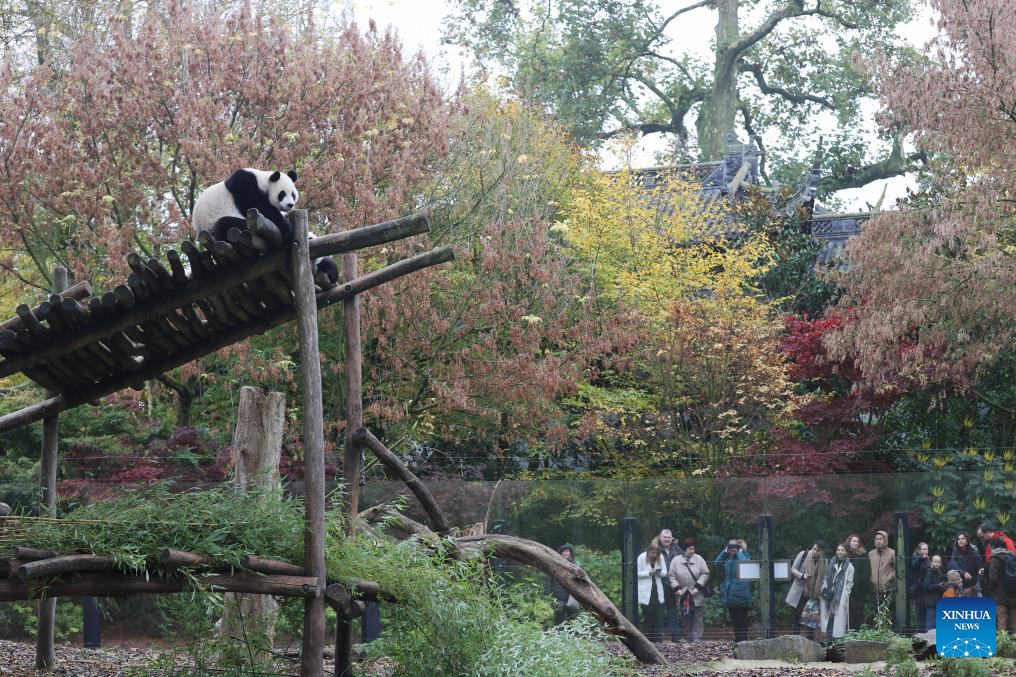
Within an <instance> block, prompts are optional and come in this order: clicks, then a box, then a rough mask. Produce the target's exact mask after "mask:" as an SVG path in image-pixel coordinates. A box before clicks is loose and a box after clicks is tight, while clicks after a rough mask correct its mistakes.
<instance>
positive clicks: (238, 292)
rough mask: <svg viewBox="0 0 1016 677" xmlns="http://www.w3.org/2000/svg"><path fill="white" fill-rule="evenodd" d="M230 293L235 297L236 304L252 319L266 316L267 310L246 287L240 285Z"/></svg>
mask: <svg viewBox="0 0 1016 677" xmlns="http://www.w3.org/2000/svg"><path fill="white" fill-rule="evenodd" d="M229 293H230V296H232V297H233V301H234V303H236V304H237V305H239V306H240V307H241V308H243V310H244V311H245V312H246V313H247V314H248V315H250V316H251V317H260V316H261V315H264V314H265V312H266V308H265V307H264V306H262V305H261V302H260V301H259V300H258V298H257V297H256V296H255V295H254V293H253V292H252V291H251V290H250V289H249V288H248V287H247V286H246V285H239V286H237V287H235V288H233V289H231V290H230V292H229Z"/></svg>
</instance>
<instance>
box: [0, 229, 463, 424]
mask: <svg viewBox="0 0 1016 677" xmlns="http://www.w3.org/2000/svg"><path fill="white" fill-rule="evenodd" d="M271 256H272V255H271V254H269V255H268V256H264V257H262V258H260V259H258V260H256V261H253V262H252V263H251V267H253V266H255V265H257V264H258V263H260V262H262V261H265V260H266V259H268V258H270V257H271ZM454 258H455V255H454V253H453V252H452V249H451V247H441V248H440V249H434V250H432V251H429V252H424V253H422V254H417V255H416V256H412V257H410V258H408V259H404V260H402V261H399V262H397V263H393V264H392V265H390V266H386V267H384V268H381V269H380V270H375V271H373V272H370V273H367V274H365V275H361V276H360V277H358V278H356V279H355V280H352V281H350V282H348V283H343V284H340V285H338V286H337V287H335V288H334V289H330V290H329V291H326V292H322V293H320V294H318V295H317V306H318V308H319V309H321V308H325V307H327V306H330V305H333V304H335V303H339V302H340V301H343V300H345V299H346V298H349V297H350V296H352V295H353V294H361V293H363V292H365V291H368V290H370V289H373V288H374V287H378V286H380V285H382V284H385V283H386V282H390V281H392V280H395V279H398V278H400V277H404V276H406V275H409V274H410V273H414V272H416V271H417V270H422V269H423V268H428V267H430V266H436V265H440V264H442V263H446V262H448V261H451V260H453V259H454ZM162 302H164V301H156V302H154V303H151V304H149V307H150V308H152V307H154V306H156V305H158V304H159V303H162ZM141 307H143V306H139V308H141ZM150 314H152V313H146V314H145V315H146V316H147V315H150ZM295 315H296V309H295V307H293V306H289V307H286V308H281V309H280V310H279V311H278V312H276V313H270V314H266V315H265V316H264V317H260V318H258V319H256V320H254V321H252V322H249V323H246V324H239V325H234V326H232V327H229V328H228V329H227V330H224V331H222V332H221V333H219V334H216V335H215V336H212V337H210V338H209V339H207V340H206V341H202V342H198V343H194V344H191V345H190V346H189V347H188V348H183V349H181V350H179V351H176V352H174V353H172V354H169V355H167V356H165V357H164V358H163V359H161V360H152V361H151V362H149V363H146V364H145V365H144V366H142V368H141V369H138V370H137V371H135V372H132V373H131V374H125V375H120V376H116V377H114V378H111V379H109V380H107V381H104V382H102V383H97V384H95V385H93V386H90V387H86V388H83V389H81V390H78V391H74V392H70V393H64V394H62V395H58V396H56V397H51V398H49V399H47V400H43V401H42V402H37V403H36V404H32V405H29V406H27V407H25V408H23V409H19V410H17V411H14V412H11V413H9V414H5V415H4V416H0V432H3V431H5V430H10V429H11V428H15V427H17V426H19V425H24V424H26V423H32V422H34V421H38V420H39V419H41V418H43V417H45V416H49V415H50V414H53V413H57V412H61V411H65V410H67V409H70V408H72V407H76V406H78V405H80V404H84V403H85V402H91V401H93V400H97V399H99V398H101V397H104V396H106V395H109V394H110V393H115V392H117V391H119V390H123V389H124V388H129V387H131V385H132V384H134V383H136V382H137V381H138V380H148V379H153V378H155V377H156V376H158V375H159V374H162V373H163V372H166V371H169V370H170V369H174V368H176V367H179V366H180V365H182V364H187V363H188V362H191V361H192V360H196V359H198V358H199V357H203V356H204V355H207V354H209V353H213V352H215V351H216V350H219V349H221V348H224V347H226V346H228V345H232V344H233V343H236V342H237V341H241V340H243V339H245V338H247V337H248V336H253V335H254V334H262V333H264V332H266V331H268V330H269V329H272V328H274V327H277V326H279V325H280V324H284V323H286V322H288V321H290V320H292V319H293V317H295ZM111 326H112V325H111ZM0 366H2V364H0Z"/></svg>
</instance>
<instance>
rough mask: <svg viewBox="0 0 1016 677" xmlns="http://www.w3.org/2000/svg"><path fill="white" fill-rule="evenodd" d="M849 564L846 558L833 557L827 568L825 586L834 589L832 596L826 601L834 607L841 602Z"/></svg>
mask: <svg viewBox="0 0 1016 677" xmlns="http://www.w3.org/2000/svg"><path fill="white" fill-rule="evenodd" d="M847 564H849V562H847V559H846V558H843V559H839V558H838V557H833V558H832V559H831V560H829V566H827V567H826V570H825V588H826V590H831V591H832V596H831V597H827V599H826V601H828V602H829V603H830V604H831V605H832V606H833V607H835V606H837V605H838V604H839V602H840V595H842V594H843V585H844V583H845V582H846V580H847Z"/></svg>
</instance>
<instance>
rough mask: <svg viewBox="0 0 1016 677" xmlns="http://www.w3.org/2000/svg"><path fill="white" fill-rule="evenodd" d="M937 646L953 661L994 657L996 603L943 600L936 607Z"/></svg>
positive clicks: (957, 599) (979, 598)
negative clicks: (956, 659) (953, 659)
mask: <svg viewBox="0 0 1016 677" xmlns="http://www.w3.org/2000/svg"><path fill="white" fill-rule="evenodd" d="M935 647H936V650H937V651H938V655H939V656H942V657H943V658H945V657H950V658H989V657H991V656H994V655H995V602H994V600H992V599H990V598H988V597H943V598H942V599H940V600H938V604H937V605H936V606H935Z"/></svg>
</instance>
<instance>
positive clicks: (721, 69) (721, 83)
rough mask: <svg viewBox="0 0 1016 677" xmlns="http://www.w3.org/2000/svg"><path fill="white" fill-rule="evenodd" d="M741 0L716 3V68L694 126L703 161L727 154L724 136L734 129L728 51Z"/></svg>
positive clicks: (733, 73) (732, 64)
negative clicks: (710, 87) (710, 86)
mask: <svg viewBox="0 0 1016 677" xmlns="http://www.w3.org/2000/svg"><path fill="white" fill-rule="evenodd" d="M740 1H741V0H716V11H717V15H718V16H717V20H716V64H715V65H714V67H713V86H712V89H710V90H709V91H708V92H707V93H706V95H705V98H704V99H703V100H702V110H701V112H700V113H699V116H698V119H697V120H696V122H695V125H696V129H697V132H698V143H699V149H700V152H701V154H702V159H703V160H722V159H723V158H724V157H725V155H726V153H727V142H726V140H725V139H724V137H723V135H724V133H726V132H727V131H728V130H731V129H734V120H735V118H736V116H737V107H738V102H739V97H738V95H737V54H736V53H734V52H733V50H732V49H731V47H732V46H733V45H734V44H736V43H737V41H738V38H739V37H740V24H739V23H738V16H737V10H738V5H739V4H740Z"/></svg>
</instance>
